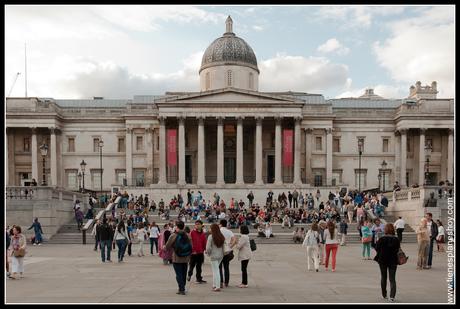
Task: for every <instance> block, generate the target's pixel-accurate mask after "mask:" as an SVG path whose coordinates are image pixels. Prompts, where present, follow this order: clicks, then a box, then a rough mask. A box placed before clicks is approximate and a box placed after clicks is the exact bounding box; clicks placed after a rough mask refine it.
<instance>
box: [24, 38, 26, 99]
mask: <svg viewBox="0 0 460 309" xmlns="http://www.w3.org/2000/svg"><path fill="white" fill-rule="evenodd" d="M24 67H25V90H26V98H27V45H26V43H24Z"/></svg>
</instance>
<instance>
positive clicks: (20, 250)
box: [13, 248, 26, 257]
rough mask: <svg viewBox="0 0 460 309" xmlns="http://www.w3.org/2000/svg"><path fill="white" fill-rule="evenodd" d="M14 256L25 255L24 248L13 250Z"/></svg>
mask: <svg viewBox="0 0 460 309" xmlns="http://www.w3.org/2000/svg"><path fill="white" fill-rule="evenodd" d="M13 254H14V256H15V257H24V255H26V249H23V248H20V249H17V250H14V251H13Z"/></svg>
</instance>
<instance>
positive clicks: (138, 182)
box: [134, 170, 145, 187]
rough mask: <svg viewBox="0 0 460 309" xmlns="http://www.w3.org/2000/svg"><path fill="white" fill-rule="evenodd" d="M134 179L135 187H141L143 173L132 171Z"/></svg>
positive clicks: (143, 177) (142, 171) (142, 184)
mask: <svg viewBox="0 0 460 309" xmlns="http://www.w3.org/2000/svg"><path fill="white" fill-rule="evenodd" d="M134 177H135V178H136V187H143V186H144V183H145V182H144V181H145V171H144V170H137V171H134Z"/></svg>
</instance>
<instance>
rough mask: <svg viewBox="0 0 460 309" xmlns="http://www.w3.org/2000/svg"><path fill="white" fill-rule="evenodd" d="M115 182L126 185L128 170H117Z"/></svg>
mask: <svg viewBox="0 0 460 309" xmlns="http://www.w3.org/2000/svg"><path fill="white" fill-rule="evenodd" d="M115 177H116V179H115V181H116V182H115V183H116V184H117V185H119V186H121V185H124V182H123V180H124V179H125V178H126V171H125V170H115Z"/></svg>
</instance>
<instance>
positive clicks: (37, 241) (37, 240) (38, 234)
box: [27, 218, 43, 246]
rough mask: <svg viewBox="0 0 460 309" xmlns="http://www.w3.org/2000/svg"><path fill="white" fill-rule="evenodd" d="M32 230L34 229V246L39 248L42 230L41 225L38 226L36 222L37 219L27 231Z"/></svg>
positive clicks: (38, 223)
mask: <svg viewBox="0 0 460 309" xmlns="http://www.w3.org/2000/svg"><path fill="white" fill-rule="evenodd" d="M32 228H33V229H34V232H35V241H34V246H36V245H39V246H40V245H41V243H42V242H43V237H42V234H43V230H42V225H41V224H40V222H38V218H35V219H34V222H33V223H32V225H31V226H30V227H29V228H28V229H27V230H30V229H32Z"/></svg>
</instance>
